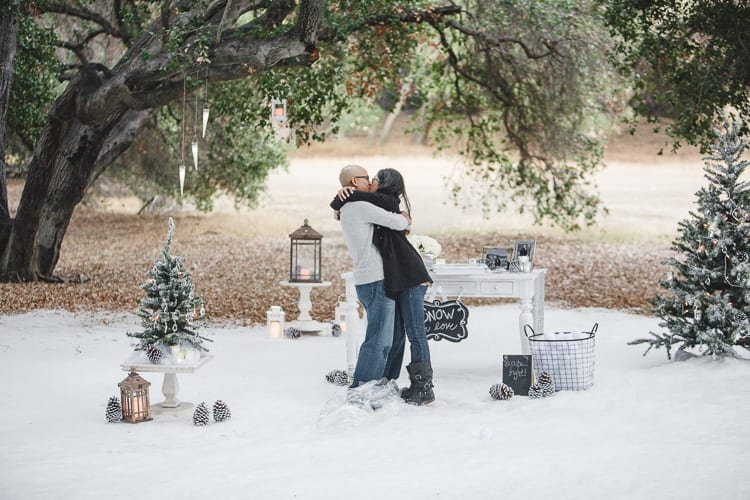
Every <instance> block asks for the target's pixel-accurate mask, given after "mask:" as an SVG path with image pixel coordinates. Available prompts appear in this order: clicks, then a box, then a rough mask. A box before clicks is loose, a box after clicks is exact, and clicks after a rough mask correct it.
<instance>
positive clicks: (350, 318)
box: [343, 301, 362, 378]
mask: <svg viewBox="0 0 750 500" xmlns="http://www.w3.org/2000/svg"><path fill="white" fill-rule="evenodd" d="M343 307H344V311H345V312H344V315H345V316H344V317H345V318H346V333H345V335H346V339H345V340H346V373H347V374H348V375H349V377H350V378H351V377H353V376H354V367H355V365H356V364H357V351H358V349H357V347H358V346H357V343H358V340H359V331H360V328H361V327H362V325H361V322H362V320H361V319H359V305H358V304H357V303H356V302H349V301H347V302H345V303H344V306H343Z"/></svg>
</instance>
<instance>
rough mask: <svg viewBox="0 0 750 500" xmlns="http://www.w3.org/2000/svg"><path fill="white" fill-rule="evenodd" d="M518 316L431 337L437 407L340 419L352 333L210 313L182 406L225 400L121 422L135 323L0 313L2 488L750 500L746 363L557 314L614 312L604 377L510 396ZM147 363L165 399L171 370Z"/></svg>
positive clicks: (10, 499) (24, 496)
mask: <svg viewBox="0 0 750 500" xmlns="http://www.w3.org/2000/svg"><path fill="white" fill-rule="evenodd" d="M517 314H518V309H517V306H516V305H514V304H507V305H500V306H484V307H474V308H471V312H470V318H469V338H468V339H467V340H465V341H463V342H461V343H458V344H452V343H448V342H445V341H442V342H437V343H435V342H431V347H432V356H433V367H434V371H435V393H436V396H437V400H436V401H435V402H434V403H433V404H431V405H429V406H425V407H412V406H407V405H404V404H396V405H391V406H389V407H387V408H384V409H383V410H379V411H377V412H372V413H365V412H361V411H360V413H356V412H350V411H347V410H346V409H345V408H344V409H343V410H340V411H338V412H336V411H334V412H332V413H331V411H332V409H335V408H338V407H339V406H340V404H341V401H342V400H343V395H344V392H345V389H344V388H342V387H337V386H334V385H332V384H329V383H327V382H325V380H324V376H325V374H326V373H327V372H328V371H330V370H333V369H335V368H340V369H343V368H344V367H345V354H344V353H345V348H344V339H343V337H339V338H335V337H330V336H319V337H318V336H303V337H302V338H301V339H298V340H276V341H273V340H269V339H268V338H267V335H266V332H265V329H264V328H263V327H260V326H259V327H256V328H242V327H236V326H220V325H212V326H210V327H208V328H206V329H204V330H202V332H203V333H204V334H208V335H209V336H211V337H212V338H213V339H214V340H215V342H214V343H213V344H209V347H210V348H211V351H212V353H213V354H214V355H215V357H214V358H213V359H212V360H211V361H210V362H209V363H207V364H206V365H205V366H203V367H202V368H201V369H200V370H199V371H198V372H196V373H195V374H192V375H179V382H180V392H179V397H180V399H182V400H184V401H192V402H194V403H197V402H200V401H206V402H207V404H208V405H209V407H210V406H211V405H212V404H213V402H214V401H215V400H217V399H222V400H224V401H225V402H226V403H227V404H228V405H229V408H230V409H231V411H232V419H231V420H230V421H228V422H224V423H215V422H213V421H212V423H211V424H209V425H208V426H207V427H195V426H193V425H192V412H183V413H182V414H180V413H179V412H178V413H177V414H176V415H157V416H156V417H155V418H154V420H153V421H151V422H146V423H142V424H137V425H131V424H124V423H116V424H112V423H107V422H106V420H105V417H104V409H105V406H106V402H107V399H108V398H109V397H110V396H113V395H116V394H117V393H118V389H117V383H118V382H119V381H121V380H122V379H123V378H124V377H125V375H126V374H125V372H123V371H121V370H120V363H121V362H122V361H124V360H125V359H126V358H127V357H128V356H129V355H130V352H131V347H130V341H131V339H130V338H128V337H126V336H125V332H126V331H128V330H130V331H133V330H135V329H136V328H137V321H136V319H137V318H135V316H111V315H104V314H99V315H92V314H76V315H74V314H71V313H65V312H57V311H37V312H34V313H30V314H24V315H19V316H0V380H2V385H1V386H0V498H1V499H4V500H35V499H39V500H56V499H65V500H68V499H70V500H83V499H97V500H105V499H106V500H114V499H157V498H158V499H206V498H219V499H291V498H298V499H408V500H417V499H423V498H440V499H471V500H477V499H516V498H518V499H527V500H531V499H533V500H545V499H554V500H558V499H586V500H587V499H620V498H622V499H680V500H684V499H713V498H721V499H722V500H732V499H737V500H747V499H749V498H750V482H748V481H747V473H748V465H749V464H750V433H748V430H747V419H748V416H749V415H750V383H748V382H750V361H746V360H742V359H720V360H713V359H708V358H694V359H690V360H688V361H684V362H670V361H667V359H666V356H665V354H664V351H663V350H662V351H655V352H652V353H650V354H649V355H648V356H646V357H642V356H641V353H642V352H643V349H642V347H641V346H636V347H633V346H628V345H626V342H627V341H628V340H631V339H634V338H637V337H641V336H644V335H647V334H648V331H649V330H653V329H655V328H656V324H657V320H656V319H654V318H647V317H642V316H636V315H632V314H627V313H623V312H618V311H608V310H601V309H582V310H558V309H553V308H548V309H547V311H546V314H545V320H546V325H547V330H550V331H551V330H586V329H590V328H591V325H592V324H593V323H594V322H598V323H599V333H598V336H597V339H596V382H595V385H594V387H593V388H591V389H590V390H587V391H583V392H559V393H557V394H556V395H555V396H554V397H551V398H546V399H542V400H531V399H528V398H525V397H514V398H513V399H511V400H510V401H495V400H493V399H491V398H490V396H489V394H488V389H489V387H490V386H491V385H492V384H494V383H496V382H497V381H498V379H499V377H500V373H501V370H500V360H501V355H502V354H503V353H506V354H517V353H520V346H519V338H518V334H517V333H516V328H517V327H516V324H517V323H516V321H517ZM141 375H142V376H144V377H145V378H146V379H148V380H149V381H151V383H152V387H151V398H152V402H158V401H160V400H161V399H162V395H161V382H162V375H161V374H158V373H141ZM404 381H405V377H403V376H402V379H401V381H400V382H402V383H403V382H404Z"/></svg>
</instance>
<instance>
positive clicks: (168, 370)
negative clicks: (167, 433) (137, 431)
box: [120, 354, 214, 414]
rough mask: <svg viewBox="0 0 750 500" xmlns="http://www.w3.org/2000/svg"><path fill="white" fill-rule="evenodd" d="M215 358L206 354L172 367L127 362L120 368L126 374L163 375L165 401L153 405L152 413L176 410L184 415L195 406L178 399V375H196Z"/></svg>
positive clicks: (162, 385)
mask: <svg viewBox="0 0 750 500" xmlns="http://www.w3.org/2000/svg"><path fill="white" fill-rule="evenodd" d="M213 357H214V356H213V354H205V355H203V356H201V358H200V359H199V360H198V361H195V362H185V363H177V364H172V365H162V364H159V365H154V364H151V363H142V364H139V363H129V362H127V361H126V362H124V363H122V364H121V365H120V367H121V368H122V369H123V371H126V372H129V371H131V370H135V371H137V372H156V373H163V374H164V381H163V382H162V384H161V393H162V394H163V395H164V401H162V402H161V403H157V404H154V405H151V413H154V414H160V413H164V410H170V411H174V410H176V409H179V410H180V413H182V412H183V411H185V410H189V411H191V410H192V408H193V404H192V403H187V402H184V401H180V400H179V399H177V392H178V391H179V390H180V383H179V382H178V381H177V374H178V373H195V371H196V370H197V369H198V368H200V367H201V366H203V365H205V364H206V363H207V362H208V361H209V360H210V359H212V358H213Z"/></svg>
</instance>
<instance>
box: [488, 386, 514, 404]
mask: <svg viewBox="0 0 750 500" xmlns="http://www.w3.org/2000/svg"><path fill="white" fill-rule="evenodd" d="M513 394H515V393H514V392H513V388H512V387H511V386H509V385H506V384H495V385H493V386H492V387H490V396H492V398H493V399H499V400H501V401H505V400H508V399H510V398H512V397H513Z"/></svg>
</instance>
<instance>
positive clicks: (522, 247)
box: [513, 240, 536, 262]
mask: <svg viewBox="0 0 750 500" xmlns="http://www.w3.org/2000/svg"><path fill="white" fill-rule="evenodd" d="M535 251H536V240H515V241H514V242H513V260H514V261H515V262H518V258H519V257H523V256H527V257H528V258H529V262H534V253H535Z"/></svg>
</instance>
